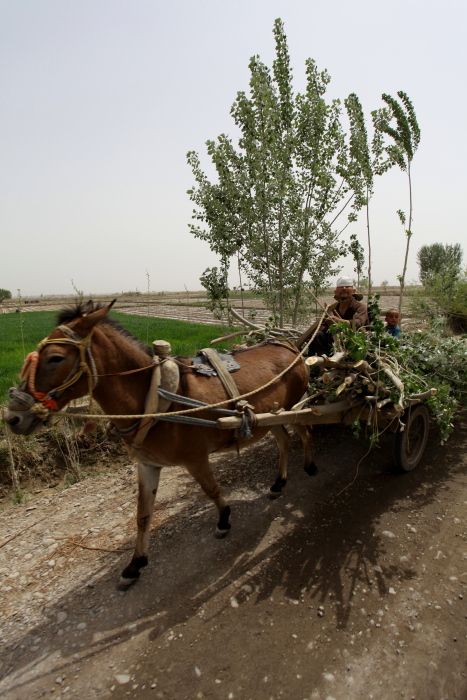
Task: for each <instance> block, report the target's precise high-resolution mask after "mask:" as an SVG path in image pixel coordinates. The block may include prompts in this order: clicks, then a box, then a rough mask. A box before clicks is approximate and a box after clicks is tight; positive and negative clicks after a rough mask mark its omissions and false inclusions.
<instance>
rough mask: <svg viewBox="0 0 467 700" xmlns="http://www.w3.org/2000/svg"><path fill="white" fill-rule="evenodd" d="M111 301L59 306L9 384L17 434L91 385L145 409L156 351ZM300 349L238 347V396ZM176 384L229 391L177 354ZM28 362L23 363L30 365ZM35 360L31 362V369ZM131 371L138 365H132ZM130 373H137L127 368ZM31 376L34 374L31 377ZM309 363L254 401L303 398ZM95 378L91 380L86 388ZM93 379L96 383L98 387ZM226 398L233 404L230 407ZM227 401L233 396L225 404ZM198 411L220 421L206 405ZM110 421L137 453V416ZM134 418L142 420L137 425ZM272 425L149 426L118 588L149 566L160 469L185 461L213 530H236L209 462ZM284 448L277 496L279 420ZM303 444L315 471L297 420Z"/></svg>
mask: <svg viewBox="0 0 467 700" xmlns="http://www.w3.org/2000/svg"><path fill="white" fill-rule="evenodd" d="M111 306H112V304H110V305H109V306H107V307H103V308H99V307H97V308H96V307H95V306H94V305H93V304H92V302H88V304H87V305H78V306H77V307H76V308H74V309H70V310H67V311H63V312H62V313H61V314H60V316H59V323H60V325H59V326H58V327H57V328H56V329H55V330H54V331H53V332H52V333H51V334H50V335H49V337H48V338H47V339H45V340H44V341H42V342H41V343H40V344H39V346H38V348H37V352H36V353H31V356H30V360H29V362H30V364H31V367H30V368H29V370H28V371H26V372H24V368H23V373H24V374H25V375H26V377H27V381H23V384H22V385H20V387H19V388H18V389H11V390H10V396H11V401H10V404H9V406H8V411H7V414H6V421H7V423H8V424H9V426H10V428H11V430H12V431H13V432H14V433H17V434H22V435H31V434H32V433H33V432H35V431H36V430H39V429H40V428H41V427H42V426H43V425H44V424H49V423H50V419H51V417H52V415H53V413H54V412H55V411H57V410H60V409H62V408H63V407H64V406H66V405H67V404H68V403H69V402H70V401H71V400H73V399H77V398H79V397H81V396H84V395H85V394H87V393H88V392H89V391H90V390H91V391H92V395H93V397H94V398H95V399H96V401H97V402H98V403H99V404H100V406H101V407H102V409H103V411H104V412H105V413H107V414H109V415H113V414H118V415H122V416H133V415H138V414H143V413H144V412H145V411H144V406H145V400H146V396H147V393H148V388H149V385H150V381H151V376H152V371H153V366H152V351H151V350H150V349H149V348H148V347H147V346H145V345H144V344H143V343H141V342H140V341H138V340H136V339H135V338H134V337H133V336H131V335H130V334H129V333H128V332H127V331H125V330H124V329H123V328H121V327H120V326H119V325H118V324H117V323H116V322H115V321H113V320H112V319H110V318H109V317H108V316H107V313H108V311H109V310H110V308H111ZM296 355H297V351H296V350H294V349H293V348H292V347H288V346H286V345H285V344H263V345H259V346H256V347H252V348H250V349H248V350H245V351H241V353H239V355H238V359H239V362H240V364H241V368H240V369H239V370H237V371H236V372H235V374H234V375H233V377H234V378H235V383H236V384H237V387H238V389H239V392H240V394H242V395H243V394H246V393H248V392H250V391H252V390H253V389H255V388H259V387H263V386H264V385H265V384H267V383H268V382H269V381H270V380H271V379H273V378H274V377H276V376H277V375H278V374H279V373H280V372H282V371H283V370H284V369H286V367H288V366H289V365H290V364H291V363H292V362H293V361H294V359H296ZM178 360H179V363H180V384H179V387H178V390H177V393H178V394H179V395H180V396H185V397H190V398H193V399H197V400H199V401H203V402H205V403H207V404H214V403H217V402H220V401H225V400H226V399H227V398H228V396H227V393H226V390H225V389H224V387H223V385H222V383H221V382H220V380H219V378H218V377H205V376H203V375H200V374H197V373H196V372H194V371H193V370H192V369H191V367H190V361H189V360H188V359H187V358H178ZM25 367H26V365H25ZM32 367H33V369H32ZM131 370H138V371H136V372H131ZM125 372H131V373H127V374H125ZM28 375H29V376H28ZM307 375H308V372H307V367H306V366H305V365H304V363H303V361H302V359H301V358H300V359H299V360H298V361H297V362H296V363H295V365H294V366H293V367H292V368H291V369H290V371H288V372H287V373H286V374H285V375H284V376H282V377H281V378H280V379H279V380H278V381H275V382H274V383H272V384H271V385H270V386H268V387H266V388H264V389H260V390H259V391H258V392H257V393H255V394H254V396H252V398H251V399H250V400H251V401H252V402H253V404H254V407H255V411H256V412H258V413H265V412H268V411H270V410H271V409H273V407H274V404H275V403H276V404H278V405H279V407H283V408H284V409H286V410H288V409H290V408H291V407H292V406H293V405H294V404H295V403H296V402H297V401H299V399H300V398H301V397H302V396H303V393H304V391H305V389H306V384H307V378H308V377H307ZM90 384H91V386H90ZM92 384H94V386H92ZM232 403H233V402H231V403H230V406H228V407H229V408H233V406H232ZM226 405H227V404H226ZM184 409H185V410H186V405H182V404H179V403H175V402H174V403H173V404H172V405H171V407H170V409H169V412H173V411H181V410H184ZM194 415H196V416H197V417H200V418H205V419H210V420H216V417H217V416H216V414H215V413H214V412H213V411H212V410H209V409H205V410H202V411H201V412H198V413H196V414H194ZM112 423H113V424H114V425H115V426H116V428H117V430H119V432H121V433H122V435H123V436H124V439H125V441H126V442H127V445H128V447H129V449H130V451H131V453H132V454H135V453H134V451H132V447H131V437H129V436H131V434H132V433H134V432H135V430H132V427H133V428H134V426H135V420H134V419H133V418H128V417H127V418H121V419H120V418H114V417H112ZM136 425H138V424H136ZM268 430H269V428H265V427H262V428H253V429H252V433H253V437H252V438H250V439H248V440H247V439H245V438H237V436H236V433H235V431H233V430H231V431H228V430H220V429H218V428H216V427H205V426H199V425H184V424H180V423H174V422H166V421H164V420H160V421H159V422H157V423H156V424H155V425H154V426H153V427H152V428H151V430H150V431H149V432H148V434H147V436H146V438H145V439H144V441H143V442H142V444H141V446H140V447H139V448H138V449H137V453H136V459H137V460H138V485H139V494H138V509H137V525H138V533H137V538H136V547H135V552H134V555H133V558H132V560H131V562H130V564H129V565H128V566H127V567H126V568H125V569H124V571H123V573H122V577H121V581H120V586H121V587H123V588H125V587H128V586H129V585H131V584H132V583H134V582H135V581H136V580H137V579H138V577H139V570H140V569H141V568H142V567H144V566H146V564H147V561H148V550H149V527H150V521H151V517H152V512H153V508H154V500H155V496H156V492H157V487H158V483H159V475H160V470H161V468H162V467H167V466H175V465H177V466H184V467H186V469H187V470H188V471H189V472H190V474H191V475H192V476H193V478H194V479H196V481H197V482H198V483H199V485H200V486H201V488H202V489H203V491H204V492H205V494H206V495H207V496H209V498H211V499H212V500H213V501H214V503H215V504H216V506H217V509H218V511H219V522H218V525H217V533H216V534H217V536H224V535H226V534H227V532H228V530H229V529H230V524H229V515H230V507H229V506H228V505H227V503H226V502H225V500H224V498H223V496H222V495H221V491H220V488H219V484H218V483H217V481H216V479H215V478H214V475H213V473H212V471H211V468H210V466H209V455H210V454H211V453H212V452H216V451H220V450H226V449H229V448H230V449H232V448H234V449H236V448H237V446H239V447H240V448H241V447H243V446H244V445H246V444H249V443H251V442H255V441H257V440H260V439H261V438H262V437H263V436H264V435H266V433H267V432H268ZM270 430H271V432H272V433H273V436H274V438H275V440H276V442H277V445H278V447H279V451H280V459H279V473H278V476H277V479H276V481H275V483H274V484H273V486H272V487H271V495H272V496H276V495H280V492H281V488H282V486H284V485H285V483H286V478H287V456H288V443H289V434H288V432H287V431H286V430H285V428H284V427H283V426H274V427H272V428H270ZM294 430H296V431H297V432H298V433H299V435H300V437H301V439H302V442H303V446H304V453H305V470H306V471H307V473H308V474H310V475H312V474H314V473H315V472H316V468H315V466H314V464H313V462H312V460H311V454H310V439H309V434H308V432H307V428H306V426H298V425H297V426H294Z"/></svg>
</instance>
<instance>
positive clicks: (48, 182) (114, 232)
mask: <svg viewBox="0 0 467 700" xmlns="http://www.w3.org/2000/svg"><path fill="white" fill-rule="evenodd" d="M276 17H281V18H282V20H283V21H284V23H285V31H286V34H287V37H288V42H289V50H290V55H291V59H292V64H293V66H294V78H295V88H296V90H298V91H300V90H302V89H303V87H304V62H305V59H306V58H307V57H312V58H314V59H315V60H316V61H317V64H318V67H319V68H320V69H324V68H327V69H328V71H329V72H330V74H331V77H332V81H331V84H330V86H329V90H328V93H327V97H328V99H331V98H333V97H339V98H341V100H343V99H344V98H345V97H346V96H347V95H348V94H349V93H350V92H356V93H357V94H358V95H359V97H360V100H361V102H362V104H363V107H364V109H365V112H366V113H367V114H368V115H369V113H370V111H371V110H372V109H375V108H377V107H380V106H383V103H382V101H381V93H382V92H387V93H389V94H392V95H396V93H397V91H398V90H404V91H405V92H407V93H408V95H409V96H410V98H411V99H412V101H413V104H414V106H415V110H416V113H417V117H418V121H419V124H420V127H421V142H420V147H419V150H418V152H417V153H416V155H415V158H414V161H413V197H414V222H413V227H412V228H413V231H414V236H413V239H412V244H411V246H412V248H411V253H410V260H409V267H408V275H407V277H408V279H409V280H410V279H412V280H414V279H416V278H417V276H418V266H417V264H416V252H417V249H418V248H419V247H420V246H421V245H422V244H424V243H434V242H436V241H441V242H444V243H454V242H460V243H461V244H462V245H463V246H464V247H465V248H467V234H466V223H465V213H464V209H465V200H466V194H467V187H466V184H467V169H466V167H465V164H466V163H467V144H466V138H465V136H464V135H463V132H464V128H465V124H466V119H467V99H466V89H465V85H466V77H465V74H466V45H467V42H466V29H465V28H466V25H467V10H466V4H465V2H460V1H459V2H454V1H453V0H447V1H445V2H443V3H440V2H439V1H437V2H433V1H432V0H423V1H422V0H420V1H418V0H395V1H393V2H391V3H382V2H375V0H352V2H348V0H345V1H344V0H334V2H332V3H331V2H326V3H325V2H321V3H318V2H310V1H308V2H305V1H304V0H303V1H301V2H299V1H297V0H287V1H286V2H285V1H282V0H249V1H248V2H246V1H244V0H235V1H233V0H231V1H230V2H227V1H226V0H165V1H161V0H74V1H72V0H2V1H1V3H0V70H1V77H0V81H1V84H0V100H1V107H0V149H1V151H0V163H1V166H0V168H1V171H0V230H1V239H2V244H1V248H0V259H1V265H0V287H3V288H6V289H10V290H11V291H12V293H14V294H16V290H17V289H18V288H20V289H21V292H22V294H23V295H24V296H26V295H33V294H41V293H43V294H53V293H73V287H72V283H71V280H72V279H73V280H74V283H75V285H76V286H77V287H78V288H79V289H82V290H84V292H85V293H91V292H92V293H96V294H98V293H104V292H120V291H129V290H135V289H139V290H140V291H145V290H146V289H147V277H146V270H147V272H148V273H149V276H150V286H151V289H152V290H157V291H159V290H183V288H184V286H186V287H187V288H188V289H189V290H195V289H200V288H201V285H200V283H199V277H200V275H201V273H202V272H203V271H204V269H205V268H206V267H208V266H212V265H216V264H217V259H216V257H215V256H214V255H213V254H212V253H211V252H210V250H209V248H208V246H207V244H204V243H202V242H200V241H198V240H196V239H194V238H193V236H192V235H191V234H190V232H189V229H188V223H189V222H190V221H191V211H192V208H193V207H192V203H191V202H190V200H189V197H188V195H187V194H186V190H187V189H188V188H189V187H191V186H192V185H193V184H194V180H193V176H192V174H191V171H190V169H189V167H188V166H187V164H186V153H187V151H189V150H196V151H198V152H199V153H200V154H201V156H202V162H203V164H204V166H205V167H206V168H207V167H208V158H207V155H206V154H205V147H204V143H205V141H206V140H207V139H210V138H215V137H216V136H217V135H218V134H220V133H222V132H225V133H228V134H229V133H230V134H231V135H235V133H236V132H235V129H234V125H233V120H232V118H231V117H230V115H229V110H230V106H231V104H232V102H233V101H234V99H235V97H236V93H237V91H238V90H248V80H249V71H248V61H249V58H250V57H251V56H252V55H254V54H260V56H261V58H262V59H263V61H264V62H266V63H267V64H268V65H271V64H272V61H273V59H274V37H273V34H272V28H273V23H274V19H275V18H276ZM397 209H403V210H405V211H408V193H407V182H406V175H405V174H404V173H402V172H401V171H400V170H397V171H396V169H393V171H391V173H389V174H388V175H385V176H383V177H382V178H378V179H377V181H376V194H375V197H374V199H373V201H372V230H373V270H374V275H373V276H374V280H375V282H376V283H380V282H381V281H382V280H383V279H386V280H388V281H389V282H390V283H394V284H395V283H396V275H397V274H399V273H400V272H401V270H402V263H403V256H404V248H405V240H404V235H403V231H402V228H401V226H400V223H399V221H398V218H397V215H396V210H397ZM352 230H353V231H354V232H356V233H357V234H358V235H359V238H360V240H361V242H362V243H365V237H366V232H365V227H364V222H363V219H362V221H361V222H358V223H356V224H354V225H353V228H352ZM347 231H348V232H351V227H349V228H348V229H347ZM343 267H344V271H347V272H349V273H350V274H352V275H353V274H354V273H353V269H352V268H353V265H352V262H351V261H343ZM231 281H232V283H233V284H236V278H235V276H234V275H232V278H231Z"/></svg>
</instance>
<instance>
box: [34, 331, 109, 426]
mask: <svg viewBox="0 0 467 700" xmlns="http://www.w3.org/2000/svg"><path fill="white" fill-rule="evenodd" d="M56 330H59V331H62V333H63V334H64V335H65V336H66V337H65V338H44V339H43V340H41V341H40V343H39V344H38V345H37V348H36V349H35V350H34V352H30V353H29V355H28V356H27V357H26V360H25V361H24V365H23V368H22V370H21V373H20V378H21V379H22V381H23V383H24V385H25V386H26V387H27V388H28V390H29V392H30V394H31V395H32V397H33V398H34V399H35V402H36V405H35V406H32V408H30V409H29V410H31V411H32V412H33V413H37V414H38V415H39V416H40V417H41V419H42V420H44V421H45V420H46V419H47V416H48V414H49V411H58V405H57V401H56V399H57V398H59V397H60V396H61V395H62V394H63V392H64V391H65V389H68V388H69V387H70V386H72V385H73V384H75V383H76V382H77V381H78V380H79V379H80V378H81V377H82V375H83V374H86V375H87V378H88V394H89V397H90V405H91V407H92V390H93V389H94V388H95V386H96V384H97V377H96V375H97V371H96V364H95V362H94V358H93V356H92V354H91V347H90V342H91V338H92V334H93V331H94V328H92V329H91V331H90V332H89V333H88V335H87V336H86V337H83V336H81V335H79V334H78V333H76V331H74V330H72V329H71V328H69V327H68V326H63V325H62V326H57V329H56ZM46 345H73V346H74V347H75V348H77V350H78V352H79V355H78V357H77V358H76V362H75V364H74V366H73V368H72V370H71V372H70V374H69V375H68V377H67V378H66V379H65V381H64V382H63V384H61V385H60V386H58V387H56V388H55V389H51V390H50V391H49V392H48V393H47V394H44V393H43V392H41V391H37V390H36V371H37V365H38V363H39V355H40V352H41V351H42V350H43V349H44V348H45V346H46ZM86 353H88V355H89V362H90V364H91V368H92V371H91V369H90V368H89V365H88V363H87V362H86ZM34 409H35V410H34Z"/></svg>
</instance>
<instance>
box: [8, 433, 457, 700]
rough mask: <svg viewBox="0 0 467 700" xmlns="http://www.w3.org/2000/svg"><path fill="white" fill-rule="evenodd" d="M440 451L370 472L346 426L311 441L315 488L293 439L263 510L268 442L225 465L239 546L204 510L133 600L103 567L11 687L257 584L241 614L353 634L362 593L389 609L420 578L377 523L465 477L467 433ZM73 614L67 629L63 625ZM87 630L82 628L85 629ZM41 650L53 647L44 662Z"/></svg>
mask: <svg viewBox="0 0 467 700" xmlns="http://www.w3.org/2000/svg"><path fill="white" fill-rule="evenodd" d="M438 440H439V436H438V433H437V431H436V430H435V429H434V430H432V431H431V434H430V438H429V443H428V446H427V450H426V453H425V456H424V458H423V460H422V463H421V464H420V465H419V467H417V469H416V470H414V471H413V472H410V473H408V474H396V473H394V471H393V469H392V454H391V438H390V437H387V438H386V437H385V439H384V440H382V443H381V447H380V448H379V449H377V450H374V451H373V452H372V453H370V454H369V455H367V456H366V458H365V459H363V461H361V460H362V458H363V457H364V456H365V454H366V453H367V450H368V442H367V441H366V440H365V439H364V438H360V439H358V440H356V439H355V438H353V436H352V434H351V432H350V430H348V429H343V428H341V427H339V426H327V427H324V426H323V427H320V428H318V429H316V430H315V440H314V450H315V455H316V461H317V463H318V465H319V473H318V475H317V476H316V477H309V476H308V475H307V474H305V472H304V471H303V470H302V469H301V460H302V456H301V449H300V442H299V440H298V439H294V440H293V441H292V445H291V456H290V462H291V468H290V479H289V482H288V484H287V487H286V489H285V491H284V494H283V496H282V497H281V498H280V499H278V500H277V501H270V500H268V499H267V498H266V493H267V491H268V489H269V486H270V485H271V484H272V483H273V481H274V476H275V462H277V457H276V456H275V455H276V453H275V450H274V449H273V448H272V443H271V441H269V439H268V440H266V441H263V442H262V443H261V444H260V445H259V446H257V447H256V448H253V449H252V450H251V451H247V452H245V454H244V455H243V459H241V460H240V461H237V460H236V459H235V456H229V457H227V458H226V459H225V461H223V463H222V465H220V466H219V467H218V468H217V471H218V472H219V476H220V479H221V480H222V481H223V483H224V484H225V483H226V482H227V483H228V482H229V481H230V483H229V484H228V486H227V488H226V489H225V490H226V495H227V496H228V497H229V496H230V498H229V500H230V503H231V506H232V533H231V535H229V537H228V538H226V540H224V541H219V540H215V539H214V538H213V537H212V532H213V529H214V525H215V521H216V516H215V513H214V511H213V508H212V507H206V504H205V502H204V501H202V500H196V502H195V503H193V502H189V503H187V504H186V506H184V507H182V509H181V510H180V511H179V512H178V513H177V515H175V516H174V517H173V518H171V519H170V521H168V522H166V523H164V524H163V525H161V526H160V527H158V528H156V529H155V530H154V531H153V533H152V537H151V548H150V563H149V566H148V567H147V569H145V570H144V572H143V573H142V577H141V581H140V582H139V583H138V584H136V585H135V586H134V587H133V588H132V589H130V590H129V591H127V592H126V593H125V594H121V593H119V592H117V591H116V583H117V581H118V575H119V573H120V571H121V570H122V569H123V567H124V566H125V565H126V564H127V563H128V560H129V558H130V556H131V553H125V555H124V556H121V557H119V559H118V561H117V562H116V558H115V555H109V556H108V557H104V559H103V565H102V570H101V573H100V575H97V576H94V577H93V581H92V588H89V587H88V586H87V582H84V583H81V582H80V583H77V585H76V587H75V589H73V590H72V591H71V592H68V593H67V594H66V596H64V597H63V598H61V599H59V600H57V601H56V602H54V603H53V604H50V605H48V606H47V607H46V609H45V611H44V612H45V615H46V618H47V619H46V620H45V621H44V623H43V624H41V625H38V626H36V627H35V628H34V629H30V630H27V631H25V632H24V634H23V635H22V637H21V638H20V639H19V640H18V642H17V643H16V645H15V646H14V648H9V649H6V650H5V651H4V654H3V668H2V672H3V681H2V685H3V684H5V689H7V690H9V692H10V693H12V697H24V694H25V693H26V692H28V691H27V688H28V685H29V684H30V683H31V682H33V680H34V681H37V680H40V679H41V678H42V677H43V676H45V675H46V674H48V673H49V672H50V670H51V669H52V670H53V673H54V674H57V675H60V674H66V673H68V672H70V670H71V668H72V667H74V666H76V664H77V663H79V664H80V665H82V664H83V663H85V662H86V660H87V659H90V658H91V657H99V656H101V655H102V654H104V653H107V652H108V651H110V650H112V649H114V648H116V647H118V646H119V645H121V644H122V643H124V642H125V641H126V640H129V639H131V638H132V637H134V636H136V635H139V634H140V633H142V632H146V633H147V634H148V635H149V639H150V640H151V641H157V640H160V639H162V636H163V635H164V634H166V633H167V632H168V631H169V630H170V629H172V628H173V627H175V626H177V625H178V624H180V623H188V622H189V621H190V620H191V619H192V618H193V617H194V616H196V615H198V614H199V612H200V610H202V608H203V607H204V606H206V605H207V604H208V603H209V602H210V601H212V599H213V598H214V597H216V596H219V595H220V594H222V592H223V591H228V596H227V598H226V599H225V600H223V601H222V603H221V605H220V607H219V609H218V612H216V613H215V614H214V616H213V619H214V618H215V616H216V615H217V616H220V615H221V614H222V611H223V610H225V608H226V607H228V606H230V605H231V603H230V596H231V592H230V591H231V586H232V584H233V583H234V582H236V581H240V582H244V581H245V580H248V587H247V589H244V588H241V587H240V588H239V589H238V590H237V592H236V602H237V604H238V605H241V604H242V602H244V601H245V600H246V599H248V600H249V602H250V603H251V604H252V605H253V606H255V605H258V606H260V604H261V603H262V602H264V601H265V600H269V599H271V598H274V596H277V595H278V594H280V595H281V596H283V597H285V598H287V599H289V600H291V601H295V600H297V601H298V600H299V599H304V598H305V599H306V600H307V602H308V603H309V604H310V605H312V606H314V607H316V608H317V607H318V606H319V605H323V606H324V604H325V603H326V601H329V600H330V599H332V600H333V601H334V602H335V603H336V606H335V610H336V612H335V626H336V628H340V629H345V628H346V627H347V626H348V624H349V620H350V618H351V617H352V614H353V605H352V602H353V601H352V598H353V596H354V594H355V590H356V587H357V585H360V584H363V583H365V585H369V586H374V587H376V588H377V590H378V594H379V596H380V597H381V598H382V599H383V598H384V597H385V596H386V594H387V593H388V590H389V587H390V586H391V585H392V584H393V582H395V581H402V580H408V579H411V578H413V577H414V576H416V575H417V567H418V566H419V564H418V562H417V560H416V559H411V560H410V561H402V562H401V561H399V562H397V563H394V562H389V561H387V560H386V554H387V550H388V540H387V539H386V538H385V537H383V536H382V535H381V534H380V520H381V518H382V516H383V515H384V514H386V513H388V512H389V511H392V512H394V513H397V512H400V511H401V510H408V511H417V510H421V509H423V508H424V507H426V506H427V505H429V504H430V503H432V502H433V501H434V500H436V498H437V496H438V494H439V491H440V489H443V488H445V487H446V485H447V483H448V482H449V480H450V479H452V478H453V477H455V476H456V474H458V473H459V472H460V471H461V470H463V469H464V465H463V464H462V461H461V459H460V454H462V452H464V451H465V446H466V445H467V428H466V427H464V426H462V425H461V424H460V423H458V424H457V427H456V432H455V434H454V435H453V436H452V438H451V440H450V441H449V442H448V444H447V445H446V446H444V447H441V446H440V445H439V442H438ZM272 460H274V464H272V463H271V462H272ZM253 463H254V468H252V464H253ZM357 464H358V465H359V466H358V473H357ZM279 535H280V536H279ZM374 567H379V568H378V569H377V570H376V571H375V569H374ZM224 598H225V596H224ZM64 610H66V611H67V614H68V618H67V621H66V622H65V623H63V624H59V623H58V622H57V619H58V615H59V613H63V611H64ZM83 621H85V622H86V626H85V628H84V629H78V625H79V624H80V623H82V622H83ZM251 624H255V622H254V620H252V621H251ZM60 629H62V630H64V632H63V633H62V634H61V635H59V634H58V632H59V630H60ZM38 638H41V639H42V640H43V641H44V644H43V646H42V647H41V648H40V649H39V650H38V651H37V652H36V651H34V647H35V646H36V647H37V645H36V644H35V642H37V639H38Z"/></svg>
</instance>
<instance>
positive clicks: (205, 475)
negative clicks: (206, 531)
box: [185, 457, 230, 539]
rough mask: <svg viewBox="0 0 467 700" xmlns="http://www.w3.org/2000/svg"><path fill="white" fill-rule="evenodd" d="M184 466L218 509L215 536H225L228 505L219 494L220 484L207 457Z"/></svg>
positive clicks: (226, 532)
mask: <svg viewBox="0 0 467 700" xmlns="http://www.w3.org/2000/svg"><path fill="white" fill-rule="evenodd" d="M185 466H186V468H187V469H188V471H189V472H190V474H191V476H192V477H193V478H194V479H196V481H197V482H198V484H199V485H200V486H201V488H202V489H203V491H204V493H205V494H206V496H208V497H209V498H210V499H211V500H212V501H214V503H215V504H216V507H217V510H218V511H219V521H218V523H217V528H216V530H215V532H214V535H215V537H217V538H219V539H221V538H222V537H225V536H226V535H227V534H228V532H229V530H230V523H229V517H230V506H229V505H227V503H226V502H225V499H224V497H223V496H222V494H221V489H220V486H219V484H218V482H217V480H216V478H215V476H214V474H213V473H212V471H211V467H210V466H209V457H206V458H205V459H201V460H199V461H197V462H195V463H193V462H190V464H187V465H185Z"/></svg>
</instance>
